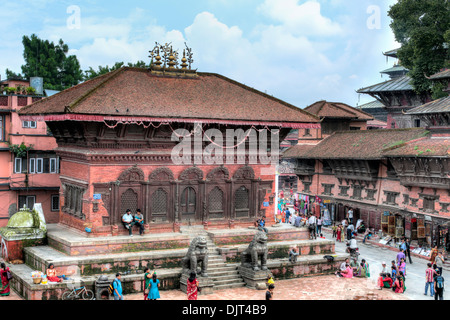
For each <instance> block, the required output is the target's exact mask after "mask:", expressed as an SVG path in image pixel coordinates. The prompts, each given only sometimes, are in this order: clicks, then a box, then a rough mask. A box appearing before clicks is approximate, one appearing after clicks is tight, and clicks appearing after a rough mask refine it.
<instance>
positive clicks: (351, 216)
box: [348, 209, 353, 224]
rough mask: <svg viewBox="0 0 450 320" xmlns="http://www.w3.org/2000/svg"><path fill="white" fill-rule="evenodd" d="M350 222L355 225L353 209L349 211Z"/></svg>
mask: <svg viewBox="0 0 450 320" xmlns="http://www.w3.org/2000/svg"><path fill="white" fill-rule="evenodd" d="M348 222H350V224H352V223H353V209H350V210H348Z"/></svg>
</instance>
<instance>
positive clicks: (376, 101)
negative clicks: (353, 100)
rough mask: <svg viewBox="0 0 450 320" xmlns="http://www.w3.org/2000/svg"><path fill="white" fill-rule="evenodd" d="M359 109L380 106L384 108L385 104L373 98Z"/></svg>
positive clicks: (377, 107)
mask: <svg viewBox="0 0 450 320" xmlns="http://www.w3.org/2000/svg"><path fill="white" fill-rule="evenodd" d="M358 108H359V109H362V110H364V109H379V108H381V109H382V108H384V104H382V103H381V102H380V101H378V100H373V101H370V102H367V103H365V104H362V105H360V106H359V107H358Z"/></svg>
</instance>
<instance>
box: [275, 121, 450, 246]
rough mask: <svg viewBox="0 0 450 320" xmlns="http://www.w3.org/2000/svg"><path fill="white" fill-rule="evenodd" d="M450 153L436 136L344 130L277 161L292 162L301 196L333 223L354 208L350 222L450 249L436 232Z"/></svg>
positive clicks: (446, 215)
mask: <svg viewBox="0 0 450 320" xmlns="http://www.w3.org/2000/svg"><path fill="white" fill-rule="evenodd" d="M449 146H450V135H449V132H448V131H447V133H443V132H442V130H433V129H429V130H425V129H423V128H412V129H387V130H367V131H346V132H336V133H334V134H333V135H331V136H329V137H328V138H325V139H324V140H323V141H322V142H320V143H319V144H317V145H316V146H310V145H297V146H295V147H292V148H290V149H288V150H287V151H286V152H285V153H284V155H283V157H284V158H291V159H296V161H297V166H296V174H297V175H298V177H299V179H300V180H301V183H300V186H301V187H300V188H299V192H300V193H301V194H304V195H308V196H310V197H311V198H313V199H314V198H315V197H316V196H317V197H318V198H319V199H320V201H321V202H322V203H325V206H326V207H328V209H329V211H330V212H331V215H332V220H334V221H341V220H342V219H344V218H345V217H346V214H347V211H348V209H349V208H353V210H354V219H355V221H356V220H357V219H363V220H364V221H365V223H366V225H367V226H368V227H370V228H375V230H382V231H383V232H384V233H385V234H389V235H391V236H393V237H396V238H400V237H403V236H407V237H410V238H411V239H412V240H417V241H418V242H419V243H420V244H426V245H428V246H430V245H432V244H433V243H435V242H436V243H437V242H440V243H441V244H444V243H445V244H448V242H446V241H447V240H445V239H442V236H441V237H440V231H441V230H440V226H444V225H445V224H447V223H448V221H449V219H450V212H449V206H450V192H449V190H450V176H449V175H448V172H449V170H450V166H449V165H450V161H448V158H449V154H448V150H449Z"/></svg>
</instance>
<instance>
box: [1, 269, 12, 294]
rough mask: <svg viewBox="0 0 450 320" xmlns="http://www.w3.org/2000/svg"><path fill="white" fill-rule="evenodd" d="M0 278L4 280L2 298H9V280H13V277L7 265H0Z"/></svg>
mask: <svg viewBox="0 0 450 320" xmlns="http://www.w3.org/2000/svg"><path fill="white" fill-rule="evenodd" d="M0 277H1V280H2V287H1V288H0V296H2V297H5V296H9V294H10V293H11V289H10V288H9V280H11V278H12V276H11V273H10V271H9V267H7V266H6V264H5V263H3V262H2V263H1V265H0Z"/></svg>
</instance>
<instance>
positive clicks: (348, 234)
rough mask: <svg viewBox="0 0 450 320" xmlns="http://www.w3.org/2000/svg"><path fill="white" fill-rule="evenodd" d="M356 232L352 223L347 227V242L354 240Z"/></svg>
mask: <svg viewBox="0 0 450 320" xmlns="http://www.w3.org/2000/svg"><path fill="white" fill-rule="evenodd" d="M354 230H355V226H354V225H353V224H351V223H349V225H348V227H347V240H350V239H351V238H352V233H353V231H354Z"/></svg>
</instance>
